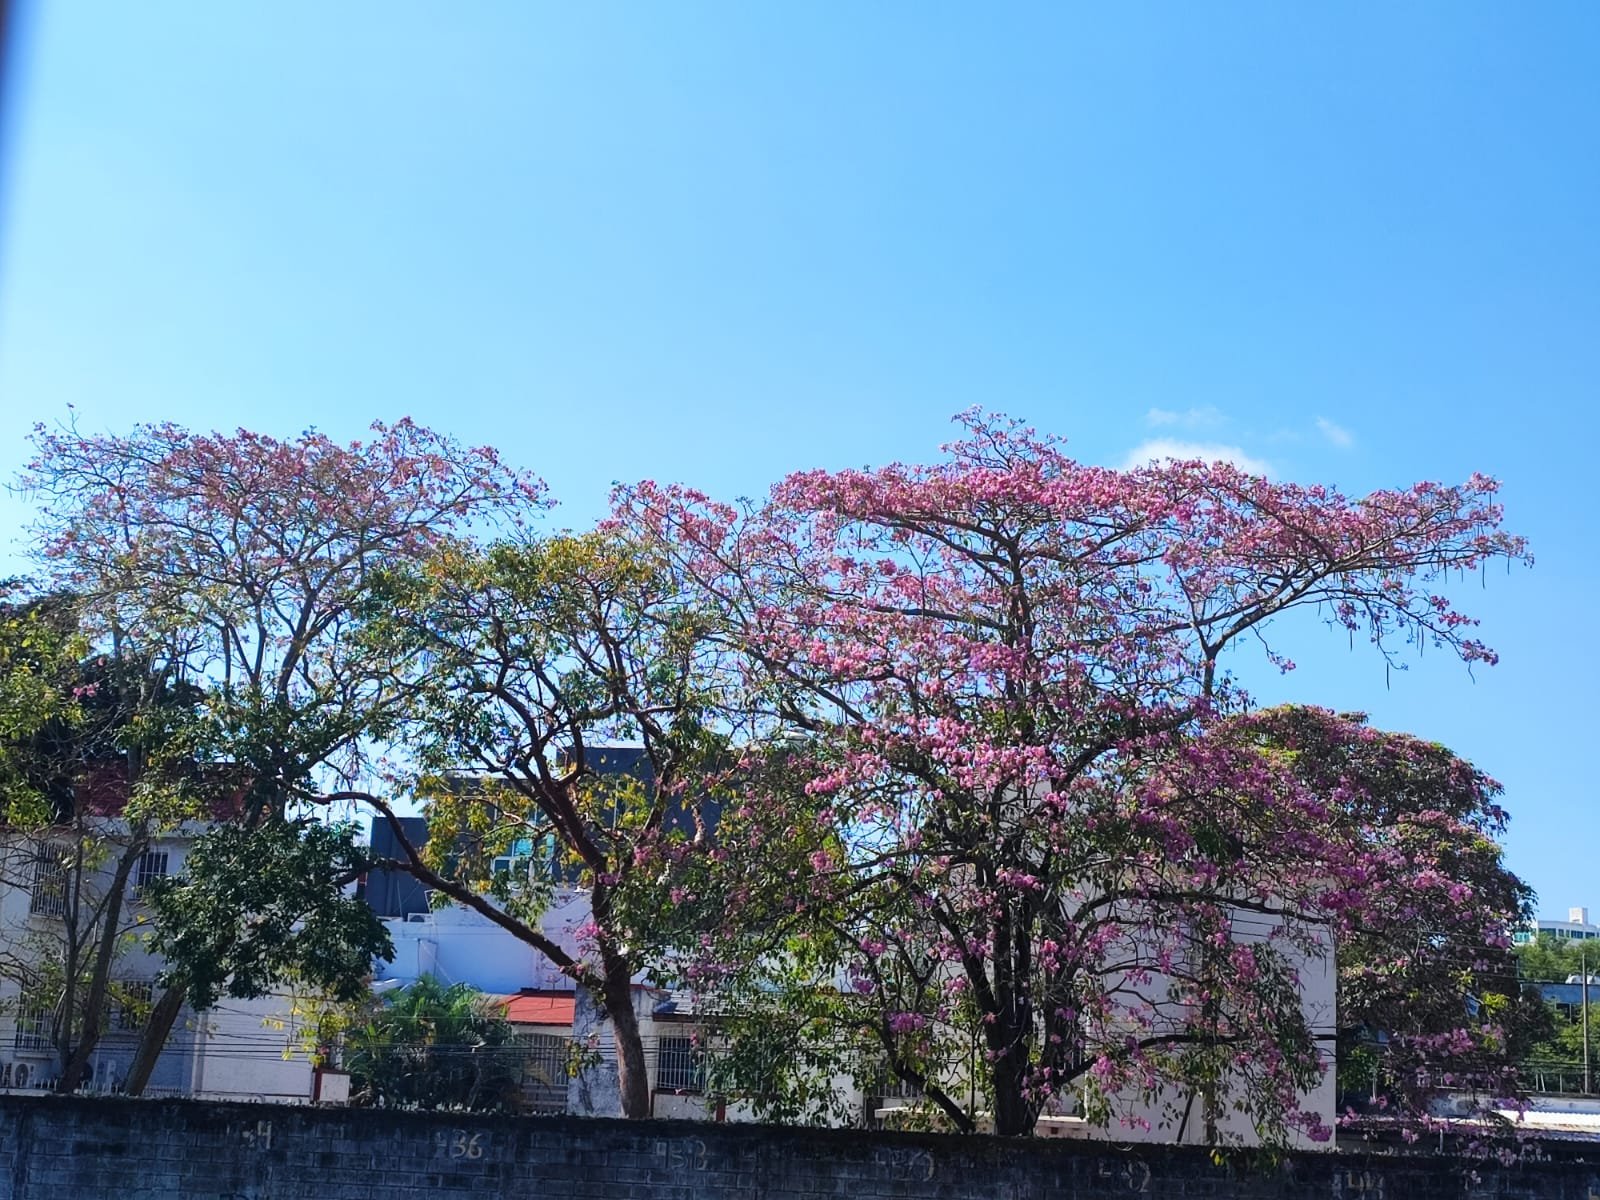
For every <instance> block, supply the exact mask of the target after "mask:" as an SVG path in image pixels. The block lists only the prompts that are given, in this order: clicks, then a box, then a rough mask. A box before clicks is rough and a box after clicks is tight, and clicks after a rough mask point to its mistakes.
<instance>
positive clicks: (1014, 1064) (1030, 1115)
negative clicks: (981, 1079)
mask: <svg viewBox="0 0 1600 1200" xmlns="http://www.w3.org/2000/svg"><path fill="white" fill-rule="evenodd" d="M1026 1064H1027V1051H1026V1049H1025V1048H1024V1044H1023V1043H1022V1041H1021V1040H1020V1039H1013V1040H1011V1043H1010V1046H1009V1048H1008V1049H1007V1050H1006V1051H1005V1052H1003V1053H1001V1054H1000V1056H999V1057H998V1058H996V1059H995V1062H994V1068H993V1075H992V1078H993V1080H994V1131H995V1132H996V1133H998V1134H999V1135H1000V1136H1001V1137H1031V1136H1032V1135H1033V1127H1034V1126H1035V1125H1036V1124H1037V1123H1038V1120H1039V1110H1038V1106H1037V1105H1036V1104H1035V1103H1034V1102H1033V1101H1031V1100H1029V1099H1028V1098H1027V1097H1026V1096H1025V1095H1024V1094H1023V1087H1022V1074H1023V1069H1024V1067H1025V1066H1026Z"/></svg>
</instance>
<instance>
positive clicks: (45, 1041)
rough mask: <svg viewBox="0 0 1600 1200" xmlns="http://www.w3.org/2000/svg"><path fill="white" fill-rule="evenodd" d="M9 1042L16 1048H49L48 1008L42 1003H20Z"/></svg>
mask: <svg viewBox="0 0 1600 1200" xmlns="http://www.w3.org/2000/svg"><path fill="white" fill-rule="evenodd" d="M11 1044H12V1047H13V1048H14V1049H16V1050H48V1049H50V1010H49V1009H48V1008H46V1007H44V1005H42V1004H24V1005H21V1006H20V1007H19V1008H18V1009H17V1032H16V1034H15V1036H14V1037H13V1038H12V1042H11Z"/></svg>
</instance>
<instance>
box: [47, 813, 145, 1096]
mask: <svg viewBox="0 0 1600 1200" xmlns="http://www.w3.org/2000/svg"><path fill="white" fill-rule="evenodd" d="M148 845H149V838H148V837H146V836H145V835H144V832H143V829H142V827H138V828H136V830H135V834H134V837H133V839H132V840H131V841H130V842H129V843H128V845H127V846H126V847H125V848H124V849H123V852H122V856H121V857H120V858H119V859H118V860H117V869H116V873H115V874H114V875H113V876H112V880H111V891H110V893H109V894H108V895H107V896H106V902H105V907H104V908H103V909H102V910H101V913H100V930H99V941H100V944H99V946H98V947H96V950H95V959H94V972H93V974H91V975H90V977H89V994H88V995H87V996H86V997H85V998H84V1002H83V1009H84V1011H83V1028H82V1029H81V1030H79V1032H78V1037H77V1043H76V1045H75V1046H74V1047H73V1050H72V1055H71V1057H70V1058H68V1059H67V1063H66V1065H65V1066H64V1067H62V1068H61V1078H60V1079H58V1080H57V1081H56V1091H58V1092H60V1093H62V1094H63V1095H65V1094H66V1093H68V1092H75V1091H77V1090H78V1086H79V1084H81V1083H82V1082H83V1073H84V1071H85V1070H86V1069H87V1068H88V1065H89V1056H90V1055H91V1054H93V1053H94V1048H95V1046H96V1045H98V1044H99V1042H100V1032H101V1029H100V1025H101V1021H102V1020H104V1018H105V1006H106V990H107V987H108V985H109V984H110V982H111V962H112V959H113V958H114V957H115V956H116V950H117V939H118V936H119V929H118V926H119V925H120V924H121V922H122V899H123V897H124V896H125V895H126V894H127V890H128V876H129V875H131V874H133V867H134V864H135V863H137V862H138V861H139V856H140V855H141V854H143V853H144V851H145V847H146V846H148Z"/></svg>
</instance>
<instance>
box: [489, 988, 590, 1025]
mask: <svg viewBox="0 0 1600 1200" xmlns="http://www.w3.org/2000/svg"><path fill="white" fill-rule="evenodd" d="M505 1002H506V1020H508V1021H510V1022H511V1023H512V1024H513V1025H567V1026H570V1025H571V1024H572V1012H573V1008H574V1007H575V1006H576V1004H577V999H576V997H574V996H573V995H572V993H571V992H567V993H564V994H557V995H553V996H552V995H543V996H539V995H517V996H507V997H505Z"/></svg>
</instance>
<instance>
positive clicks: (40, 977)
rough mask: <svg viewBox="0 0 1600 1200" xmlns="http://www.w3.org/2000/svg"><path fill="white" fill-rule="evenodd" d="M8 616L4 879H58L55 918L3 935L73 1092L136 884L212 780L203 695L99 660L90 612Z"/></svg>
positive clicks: (36, 598) (50, 900) (38, 599)
mask: <svg viewBox="0 0 1600 1200" xmlns="http://www.w3.org/2000/svg"><path fill="white" fill-rule="evenodd" d="M10 590H11V595H12V597H13V598H12V599H10V600H8V601H7V602H6V603H5V605H4V608H3V614H4V615H3V617H0V681H3V682H0V692H3V693H4V699H3V700H0V710H4V712H5V714H6V715H5V718H4V720H3V733H0V810H3V811H0V819H3V823H4V833H5V838H4V844H3V851H0V853H3V861H0V875H3V876H4V878H5V881H6V882H8V883H10V884H12V885H14V886H17V887H20V888H23V889H25V890H35V889H37V887H38V886H39V881H40V879H43V878H48V879H49V880H50V882H49V883H48V885H47V886H48V888H49V891H50V894H49V896H48V897H47V898H46V908H47V912H46V914H45V919H44V920H43V921H42V922H40V921H31V922H30V923H29V924H28V925H27V926H26V927H25V928H22V929H13V930H8V931H6V934H7V936H6V937H5V938H4V939H0V944H3V945H4V947H5V949H4V952H3V953H0V975H5V976H7V977H9V978H10V979H11V980H12V981H13V982H14V983H16V984H18V985H19V986H20V989H21V993H22V996H23V1003H25V1004H26V1005H28V1006H29V1007H33V1008H42V1009H44V1010H46V1011H48V1012H49V1013H50V1031H49V1036H50V1040H51V1043H52V1044H53V1045H54V1046H55V1048H56V1050H57V1054H58V1064H57V1065H58V1070H59V1073H58V1076H57V1083H56V1086H57V1088H58V1090H60V1091H68V1092H70V1091H73V1090H75V1089H76V1088H77V1087H78V1086H79V1085H80V1083H81V1082H82V1080H83V1078H84V1074H85V1072H86V1070H87V1067H88V1065H89V1062H90V1059H91V1055H92V1054H93V1051H94V1049H95V1047H96V1046H97V1045H98V1043H99V1040H100V1037H101V1034H102V1033H103V1031H104V1023H105V1014H106V1012H107V1009H108V1002H110V1001H114V1000H117V998H118V997H117V996H116V995H115V992H116V989H117V984H116V982H115V980H113V979H112V967H113V964H114V962H115V961H116V960H117V959H118V957H119V956H120V953H121V951H122V949H123V948H124V947H125V946H126V945H127V944H128V942H129V940H130V939H131V938H133V937H134V936H135V933H134V930H135V924H136V921H135V916H134V914H133V913H132V912H130V908H129V905H128V903H127V899H128V882H129V878H130V875H131V873H132V871H133V868H134V866H135V864H136V863H137V862H138V861H139V858H140V856H141V855H142V854H143V853H144V852H145V851H146V850H147V849H148V848H149V846H150V845H151V843H152V839H153V838H154V837H155V836H156V835H157V834H159V833H160V832H161V831H162V830H164V829H166V828H169V827H170V826H171V825H173V824H174V823H175V822H176V821H178V820H180V819H182V817H184V816H186V815H192V813H193V811H194V810H195V804H196V802H197V797H198V796H199V795H200V794H201V793H202V792H203V783H204V781H203V779H202V777H201V772H199V771H198V769H197V767H196V764H195V763H194V761H193V759H192V757H191V756H190V754H189V753H188V748H189V747H188V742H187V740H186V734H187V732H188V731H189V730H190V729H191V728H192V725H193V718H194V714H195V711H196V708H197V705H198V703H199V700H200V693H199V692H198V690H197V689H195V688H193V687H186V686H182V685H177V684H174V682H173V681H172V680H171V679H170V677H166V676H164V675H163V674H162V673H161V672H160V671H158V670H152V669H150V667H149V666H148V664H143V663H139V662H137V661H128V660H116V659H111V658H107V657H106V656H104V655H98V654H89V653H88V645H89V640H88V638H87V637H86V636H85V635H84V633H83V632H82V629H81V616H82V604H81V601H80V600H79V598H77V597H75V596H72V595H70V594H65V593H50V594H44V595H35V594H30V593H27V592H25V591H22V590H21V589H20V588H17V587H13V588H12V589H10Z"/></svg>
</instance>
